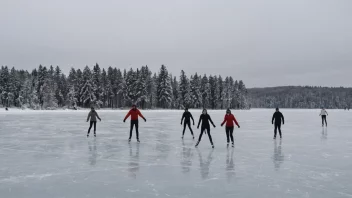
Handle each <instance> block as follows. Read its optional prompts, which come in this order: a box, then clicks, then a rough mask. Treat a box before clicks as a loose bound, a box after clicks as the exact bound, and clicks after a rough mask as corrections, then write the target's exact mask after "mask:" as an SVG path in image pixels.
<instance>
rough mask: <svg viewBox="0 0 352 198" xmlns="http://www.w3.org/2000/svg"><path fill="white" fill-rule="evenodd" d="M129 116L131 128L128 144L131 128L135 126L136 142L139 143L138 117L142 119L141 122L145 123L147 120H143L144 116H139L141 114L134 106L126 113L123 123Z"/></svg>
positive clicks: (129, 139)
mask: <svg viewBox="0 0 352 198" xmlns="http://www.w3.org/2000/svg"><path fill="white" fill-rule="evenodd" d="M129 116H131V127H130V137H129V138H128V142H131V138H132V131H133V126H135V127H136V137H137V142H138V143H139V142H140V141H139V132H138V116H140V117H141V118H143V120H144V121H145V122H146V121H147V119H145V118H144V116H143V115H142V114H141V112H140V111H139V110H138V109H137V106H136V105H132V109H131V110H130V111H129V112H128V113H127V115H126V117H125V119H124V120H123V122H126V119H127V118H128V117H129Z"/></svg>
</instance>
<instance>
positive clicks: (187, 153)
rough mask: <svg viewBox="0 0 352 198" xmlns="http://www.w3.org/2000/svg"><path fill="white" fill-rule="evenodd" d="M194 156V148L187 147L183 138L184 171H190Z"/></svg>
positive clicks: (182, 161) (182, 162)
mask: <svg viewBox="0 0 352 198" xmlns="http://www.w3.org/2000/svg"><path fill="white" fill-rule="evenodd" d="M192 145H193V144H192ZM192 157H193V153H192V148H191V147H187V145H186V144H185V142H184V141H183V140H182V159H181V166H182V173H188V172H190V170H191V167H192Z"/></svg>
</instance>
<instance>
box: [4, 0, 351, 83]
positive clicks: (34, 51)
mask: <svg viewBox="0 0 352 198" xmlns="http://www.w3.org/2000/svg"><path fill="white" fill-rule="evenodd" d="M351 10H352V1H351V0H124V1H121V0H99V1H97V0H0V65H7V66H10V67H12V66H15V67H16V68H21V69H28V70H32V69H33V68H35V67H37V66H38V65H39V64H43V65H47V66H49V65H59V66H60V67H62V69H63V70H64V72H66V73H68V71H69V69H70V67H72V66H73V67H75V68H83V67H84V66H85V65H89V66H92V65H93V64H95V63H96V62H98V63H99V64H100V65H101V66H102V67H104V68H107V67H108V66H116V67H119V68H121V69H123V68H130V67H133V68H137V67H140V66H142V65H148V66H149V67H150V68H151V69H152V70H153V71H158V69H159V67H160V65H161V64H165V65H166V66H167V67H168V69H169V71H170V72H172V74H173V75H177V76H179V73H180V70H181V69H183V70H185V71H186V73H187V74H189V75H190V74H191V73H195V72H198V73H201V74H203V73H206V74H208V75H209V74H212V75H218V74H221V75H223V76H225V75H231V76H233V77H234V78H235V79H242V80H244V82H245V84H246V85H247V87H265V86H279V85H322V86H352V79H351V76H352V11H351Z"/></svg>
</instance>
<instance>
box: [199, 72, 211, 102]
mask: <svg viewBox="0 0 352 198" xmlns="http://www.w3.org/2000/svg"><path fill="white" fill-rule="evenodd" d="M200 91H201V94H202V102H203V108H209V107H210V94H211V90H210V84H209V80H208V77H207V76H206V75H205V74H204V76H203V78H202V80H201V88H200Z"/></svg>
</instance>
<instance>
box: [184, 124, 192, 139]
mask: <svg viewBox="0 0 352 198" xmlns="http://www.w3.org/2000/svg"><path fill="white" fill-rule="evenodd" d="M187 126H188V128H189V130H190V131H191V133H192V136H194V135H193V130H192V128H191V122H184V123H183V133H182V136H184V135H185V131H186V127H187Z"/></svg>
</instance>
